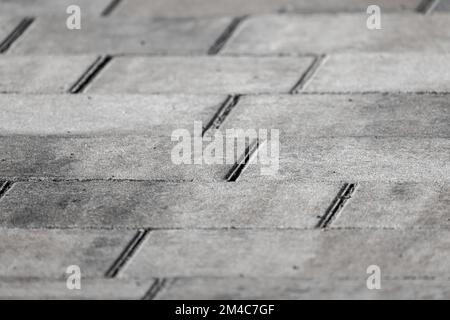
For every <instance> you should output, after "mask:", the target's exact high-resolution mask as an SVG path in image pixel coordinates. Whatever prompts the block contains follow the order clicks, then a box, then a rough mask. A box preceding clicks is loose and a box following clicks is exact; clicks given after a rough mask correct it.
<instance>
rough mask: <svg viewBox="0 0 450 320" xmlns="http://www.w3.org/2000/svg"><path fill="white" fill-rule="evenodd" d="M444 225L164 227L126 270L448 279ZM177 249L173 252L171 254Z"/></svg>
mask: <svg viewBox="0 0 450 320" xmlns="http://www.w3.org/2000/svg"><path fill="white" fill-rule="evenodd" d="M449 245H450V235H449V233H448V231H447V230H428V231H425V230H407V231H401V230H338V231H327V232H322V231H319V230H313V231H311V230H309V231H306V230H303V231H301V230H283V231H281V230H259V231H256V230H197V231H193V230H166V231H153V232H150V234H149V238H148V240H147V241H146V243H145V244H144V245H143V247H142V248H141V250H140V252H139V254H138V255H137V256H136V257H135V258H134V259H133V261H131V263H130V264H129V265H128V268H127V269H126V270H125V274H126V275H127V276H129V277H138V278H141V277H142V278H149V277H153V276H158V277H238V276H239V277H246V276H247V277H271V276H272V277H297V278H306V279H315V278H324V279H330V278H331V279H336V280H339V279H361V280H363V281H366V279H367V273H366V271H367V267H368V266H371V265H377V266H379V267H380V269H381V272H382V276H383V278H385V279H391V278H392V279H395V278H405V277H414V278H416V277H419V278H421V277H431V278H433V277H434V278H439V279H447V280H448V279H449V276H450V271H449V265H450V249H449V248H450V246H449ZM174 257H176V259H174Z"/></svg>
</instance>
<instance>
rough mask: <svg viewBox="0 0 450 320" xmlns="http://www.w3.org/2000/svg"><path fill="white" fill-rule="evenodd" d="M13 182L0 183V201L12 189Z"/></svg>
mask: <svg viewBox="0 0 450 320" xmlns="http://www.w3.org/2000/svg"><path fill="white" fill-rule="evenodd" d="M13 184H14V182H11V181H0V199H2V198H3V196H4V195H5V194H6V193H7V192H8V191H9V190H10V189H11V188H12V186H13Z"/></svg>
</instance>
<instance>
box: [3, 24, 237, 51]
mask: <svg viewBox="0 0 450 320" xmlns="http://www.w3.org/2000/svg"><path fill="white" fill-rule="evenodd" d="M230 22H231V18H226V17H224V18H215V19H207V18H205V19H175V20H174V19H171V20H165V19H154V20H153V19H144V18H142V19H107V18H98V19H84V20H82V22H81V29H80V30H70V29H68V28H67V27H66V22H65V19H57V20H56V21H55V20H52V19H45V18H41V19H36V21H35V22H34V23H33V24H32V25H31V27H30V28H29V30H27V32H26V34H24V35H23V36H22V37H21V38H20V39H19V40H18V41H16V42H15V43H14V44H13V46H11V48H10V50H9V51H8V52H9V53H10V54H64V55H71V54H93V53H95V54H153V55H164V54H174V55H192V54H206V53H207V52H208V49H209V48H210V47H211V46H212V45H213V44H214V43H215V41H216V40H217V39H218V38H219V36H220V35H221V34H222V33H223V32H224V30H225V28H226V27H227V26H228V25H229V23H230ZM130 35H132V36H130Z"/></svg>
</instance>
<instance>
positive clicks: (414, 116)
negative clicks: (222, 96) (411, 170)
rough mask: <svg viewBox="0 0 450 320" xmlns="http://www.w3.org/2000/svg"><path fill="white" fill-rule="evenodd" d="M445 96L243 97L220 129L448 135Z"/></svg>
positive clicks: (317, 134) (329, 134)
mask: <svg viewBox="0 0 450 320" xmlns="http://www.w3.org/2000/svg"><path fill="white" fill-rule="evenodd" d="M449 110H450V109H449V98H448V96H447V95H442V96H438V95H409V94H408V95H406V94H393V95H383V94H368V95H348V94H346V95H294V96H290V95H283V96H245V97H242V98H241V100H240V101H239V103H238V105H237V106H236V107H235V108H234V110H233V111H232V112H231V113H230V115H229V116H228V117H227V119H226V120H225V122H224V123H223V125H222V129H223V130H226V129H232V128H243V129H270V128H272V129H278V130H280V135H297V136H308V137H337V136H342V137H351V136H361V137H363V136H377V137H446V138H448V137H450V113H449V112H448V111H449Z"/></svg>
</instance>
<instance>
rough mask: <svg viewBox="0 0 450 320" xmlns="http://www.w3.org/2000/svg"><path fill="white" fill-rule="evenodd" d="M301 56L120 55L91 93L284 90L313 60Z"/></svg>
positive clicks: (265, 91) (290, 85) (248, 92)
mask: <svg viewBox="0 0 450 320" xmlns="http://www.w3.org/2000/svg"><path fill="white" fill-rule="evenodd" d="M312 60H313V59H312V58H311V57H303V58H286V57H284V58H282V57H279V58H257V59H255V58H249V57H233V58H232V57H189V58H186V57H162V58H161V57H159V58H152V57H119V58H117V59H114V60H113V61H112V63H111V65H110V66H109V68H108V69H107V70H105V72H103V73H102V74H101V75H100V76H99V77H98V78H97V79H96V81H95V82H94V83H93V84H92V86H91V88H90V90H89V92H94V93H111V92H125V93H193V94H223V93H246V94H250V93H288V92H289V91H290V90H291V89H292V88H293V87H294V86H295V84H296V83H297V82H298V81H299V79H300V77H301V76H302V74H303V73H304V72H305V71H306V69H307V68H308V67H309V65H310V64H311V63H312Z"/></svg>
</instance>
